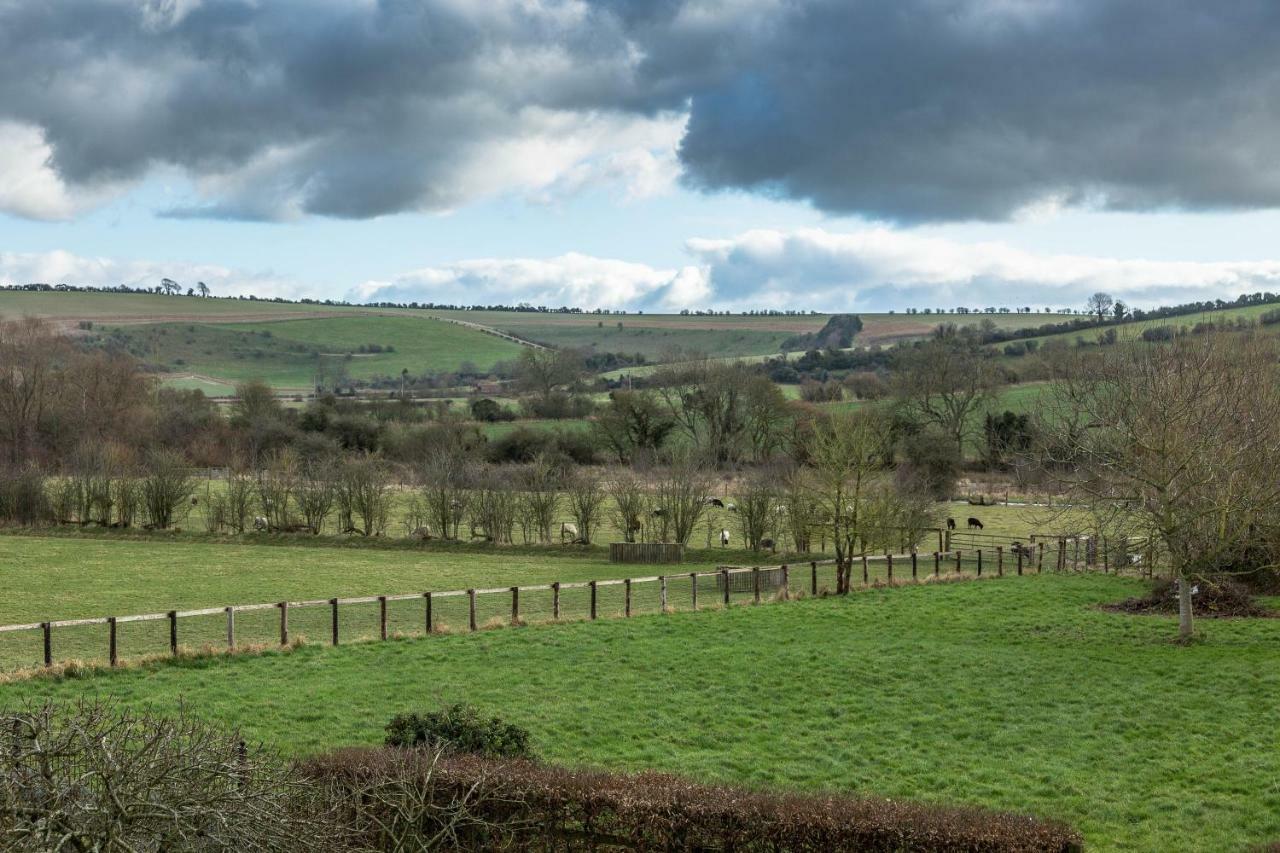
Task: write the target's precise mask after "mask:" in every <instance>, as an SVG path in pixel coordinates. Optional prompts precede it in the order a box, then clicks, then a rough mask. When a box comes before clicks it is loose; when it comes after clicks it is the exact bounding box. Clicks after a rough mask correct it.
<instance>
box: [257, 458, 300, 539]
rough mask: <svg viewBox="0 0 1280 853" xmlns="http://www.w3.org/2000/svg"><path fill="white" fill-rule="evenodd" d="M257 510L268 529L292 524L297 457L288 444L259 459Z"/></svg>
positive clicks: (279, 528) (286, 526)
mask: <svg viewBox="0 0 1280 853" xmlns="http://www.w3.org/2000/svg"><path fill="white" fill-rule="evenodd" d="M256 480H257V493H258V511H259V512H260V513H261V514H262V517H263V518H264V519H266V521H267V527H268V529H270V530H278V531H287V530H289V529H290V528H291V527H293V518H294V516H293V504H294V492H295V491H296V490H297V488H298V457H297V454H295V453H294V452H293V450H291V449H290V448H287V447H286V448H284V449H283V450H279V451H277V452H275V453H273V454H271V455H270V456H268V457H266V458H265V459H264V460H263V464H262V466H261V467H260V468H259V469H258V470H257V477H256Z"/></svg>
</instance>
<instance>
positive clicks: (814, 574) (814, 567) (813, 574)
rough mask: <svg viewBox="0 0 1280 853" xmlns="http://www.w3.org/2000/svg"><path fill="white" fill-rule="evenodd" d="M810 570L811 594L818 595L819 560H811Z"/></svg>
mask: <svg viewBox="0 0 1280 853" xmlns="http://www.w3.org/2000/svg"><path fill="white" fill-rule="evenodd" d="M809 572H810V584H809V586H810V589H809V594H810V595H817V594H818V561H817V560H810V561H809Z"/></svg>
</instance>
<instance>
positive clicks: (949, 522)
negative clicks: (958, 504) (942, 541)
mask: <svg viewBox="0 0 1280 853" xmlns="http://www.w3.org/2000/svg"><path fill="white" fill-rule="evenodd" d="M947 529H948V530H955V529H956V520H955V519H954V518H948V519H947Z"/></svg>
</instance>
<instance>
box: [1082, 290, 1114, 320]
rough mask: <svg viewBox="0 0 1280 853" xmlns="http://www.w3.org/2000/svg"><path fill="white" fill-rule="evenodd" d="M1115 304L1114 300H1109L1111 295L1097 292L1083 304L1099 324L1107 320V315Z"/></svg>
mask: <svg viewBox="0 0 1280 853" xmlns="http://www.w3.org/2000/svg"><path fill="white" fill-rule="evenodd" d="M1115 304H1116V303H1115V300H1114V299H1112V298H1111V294H1109V293H1102V292H1101V291H1099V292H1098V293H1095V294H1093V296H1090V297H1089V301H1088V302H1086V303H1085V307H1086V308H1087V309H1089V313H1090V314H1093V315H1094V316H1095V317H1097V318H1098V322H1099V323H1101V322H1103V321H1105V320H1106V319H1107V315H1108V314H1110V313H1111V310H1112V309H1113V308H1114V307H1115Z"/></svg>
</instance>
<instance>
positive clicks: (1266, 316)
mask: <svg viewBox="0 0 1280 853" xmlns="http://www.w3.org/2000/svg"><path fill="white" fill-rule="evenodd" d="M1258 322H1259V323H1261V324H1262V325H1264V326H1274V325H1275V324H1276V323H1280V308H1276V309H1273V310H1271V311H1266V312H1263V314H1262V315H1261V316H1260V317H1258Z"/></svg>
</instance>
